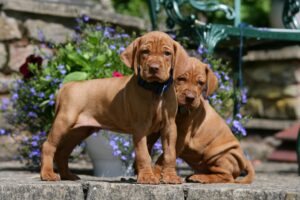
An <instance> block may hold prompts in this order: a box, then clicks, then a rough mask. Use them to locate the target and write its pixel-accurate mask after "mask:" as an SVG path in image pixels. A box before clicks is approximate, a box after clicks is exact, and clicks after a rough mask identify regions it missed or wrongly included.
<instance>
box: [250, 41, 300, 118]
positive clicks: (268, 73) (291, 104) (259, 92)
mask: <svg viewBox="0 0 300 200" xmlns="http://www.w3.org/2000/svg"><path fill="white" fill-rule="evenodd" d="M244 61H245V64H244V66H245V67H244V77H245V81H246V83H245V84H246V86H248V87H249V96H250V98H249V102H248V105H247V112H248V113H250V114H252V115H253V117H259V118H270V119H291V120H295V119H298V120H299V119H300V47H299V46H290V47H285V48H282V49H278V50H267V51H252V52H249V53H248V55H246V56H245V57H244Z"/></svg>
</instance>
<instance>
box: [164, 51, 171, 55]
mask: <svg viewBox="0 0 300 200" xmlns="http://www.w3.org/2000/svg"><path fill="white" fill-rule="evenodd" d="M164 55H165V56H170V55H172V53H171V52H170V51H165V52H164Z"/></svg>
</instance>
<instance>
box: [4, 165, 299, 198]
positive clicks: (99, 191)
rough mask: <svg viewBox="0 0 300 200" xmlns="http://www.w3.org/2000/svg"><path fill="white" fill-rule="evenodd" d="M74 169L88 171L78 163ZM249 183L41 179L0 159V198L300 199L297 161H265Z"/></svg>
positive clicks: (88, 167)
mask: <svg viewBox="0 0 300 200" xmlns="http://www.w3.org/2000/svg"><path fill="white" fill-rule="evenodd" d="M72 168H73V169H75V170H77V171H79V172H80V170H82V171H81V172H82V173H86V172H89V171H90V170H91V168H90V166H87V167H86V169H84V167H81V166H80V165H77V166H76V165H73V167H72ZM256 171H257V177H256V180H255V181H254V183H252V184H250V185H239V184H208V185H203V184H196V183H184V184H182V185H139V184H135V183H134V182H132V181H130V179H126V180H123V181H122V182H121V181H120V180H121V179H120V177H119V178H114V179H108V178H100V177H93V176H90V175H80V177H81V179H82V180H80V181H74V182H73V181H59V182H42V181H40V179H39V174H38V173H36V172H28V171H24V168H23V166H22V165H20V164H18V163H0V200H6V199H7V200H19V199H22V200H27V199H30V200H31V199H37V200H38V199H43V200H44V199H45V200H47V199H49V200H60V199H70V200H76V199H78V200H79V199H88V200H90V199H112V200H115V199H125V198H126V199H128V200H129V199H172V200H173V199H174V200H175V199H186V200H189V199H204V200H206V199H207V200H222V199H224V200H225V199H226V200H227V199H235V200H239V199H270V200H276V199H288V200H291V199H299V200H300V178H299V176H298V175H297V173H296V172H297V165H295V164H276V163H266V164H261V165H259V166H258V167H257V170H256Z"/></svg>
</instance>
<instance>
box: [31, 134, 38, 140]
mask: <svg viewBox="0 0 300 200" xmlns="http://www.w3.org/2000/svg"><path fill="white" fill-rule="evenodd" d="M31 139H32V140H33V141H38V140H40V136H38V135H33V136H32V137H31Z"/></svg>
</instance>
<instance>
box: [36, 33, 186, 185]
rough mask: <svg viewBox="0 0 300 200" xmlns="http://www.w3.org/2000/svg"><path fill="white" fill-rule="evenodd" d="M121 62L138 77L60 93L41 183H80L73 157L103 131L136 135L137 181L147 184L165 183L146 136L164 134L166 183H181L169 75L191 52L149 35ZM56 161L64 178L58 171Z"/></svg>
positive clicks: (83, 85) (45, 147)
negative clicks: (78, 147) (70, 165)
mask: <svg viewBox="0 0 300 200" xmlns="http://www.w3.org/2000/svg"><path fill="white" fill-rule="evenodd" d="M121 59H122V60H123V62H124V63H125V64H126V65H127V66H128V67H131V68H134V72H135V73H134V75H132V76H125V77H121V78H106V79H95V80H89V81H82V82H73V83H68V84H66V85H64V86H63V87H62V88H61V89H60V91H59V93H58V96H57V104H56V116H55V120H54V122H53V125H52V128H51V131H50V133H49V136H48V138H47V140H46V141H45V143H44V144H43V148H42V166H41V173H40V175H41V179H42V180H47V181H57V180H59V179H64V180H76V179H79V177H78V176H76V175H74V174H72V173H71V172H70V170H69V168H68V157H69V155H70V153H71V152H72V150H73V149H74V147H75V146H76V145H77V144H79V143H80V142H81V141H82V140H83V139H85V138H86V137H88V136H89V135H90V134H91V133H92V132H94V131H95V130H97V129H100V128H103V129H110V130H113V131H119V132H124V133H131V134H132V135H133V141H134V146H135V153H136V161H137V169H138V177H137V182H138V183H144V184H147V183H149V184H158V183H159V182H160V181H159V179H158V178H157V177H155V176H154V174H153V171H152V167H151V157H150V155H149V153H148V150H147V135H148V134H149V133H151V132H156V131H160V132H161V133H162V141H163V151H164V157H163V164H162V165H163V170H162V182H163V183H181V180H180V178H179V177H178V176H177V175H176V171H175V158H176V154H175V143H176V124H175V116H176V112H177V101H176V96H175V95H176V94H175V90H174V89H173V84H172V81H171V78H172V77H171V76H170V74H171V73H172V71H173V70H172V68H173V67H174V70H176V68H177V67H178V66H179V65H183V63H182V62H183V61H185V60H187V54H186V53H185V51H184V49H183V48H182V47H181V46H180V45H179V44H178V43H177V42H175V41H174V40H172V39H171V38H170V37H169V36H168V35H167V34H165V33H162V32H150V33H147V34H145V35H144V36H142V37H140V38H137V39H136V40H135V41H134V42H132V43H131V44H130V45H129V46H128V47H127V48H126V50H125V51H124V52H123V53H122V55H121ZM145 85H148V86H149V85H150V88H147V89H146V88H145ZM153 85H155V87H154V88H155V90H154V89H153V87H152V86H153ZM100 150H101V149H100V148H99V151H100ZM53 161H55V163H56V164H57V167H58V172H59V174H60V177H59V176H58V175H57V174H55V173H54V170H53Z"/></svg>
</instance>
